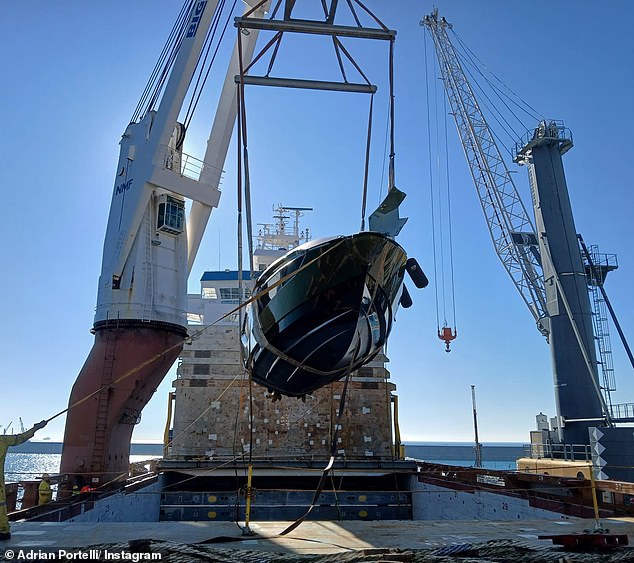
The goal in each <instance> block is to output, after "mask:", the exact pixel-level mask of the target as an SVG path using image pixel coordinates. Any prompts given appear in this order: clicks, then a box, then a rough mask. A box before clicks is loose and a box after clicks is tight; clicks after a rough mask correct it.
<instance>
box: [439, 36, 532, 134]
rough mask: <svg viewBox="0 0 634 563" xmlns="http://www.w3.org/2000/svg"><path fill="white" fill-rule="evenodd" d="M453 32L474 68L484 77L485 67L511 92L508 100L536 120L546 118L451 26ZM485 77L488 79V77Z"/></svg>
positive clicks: (500, 91)
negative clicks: (498, 74)
mask: <svg viewBox="0 0 634 563" xmlns="http://www.w3.org/2000/svg"><path fill="white" fill-rule="evenodd" d="M451 33H452V34H453V36H454V37H455V38H456V40H457V41H458V43H460V45H461V46H462V48H463V49H464V50H465V53H466V54H467V56H468V58H469V60H471V61H472V64H473V66H474V68H476V69H477V70H478V72H479V73H480V74H482V76H483V77H484V73H482V71H481V69H485V70H486V71H487V72H488V73H489V74H490V75H491V76H492V77H493V79H494V80H495V81H496V82H498V83H499V84H500V85H501V86H502V88H504V89H505V90H507V91H508V92H509V93H510V94H511V95H505V97H506V99H507V100H509V101H510V102H512V103H513V104H514V105H516V106H517V107H518V108H519V109H521V110H522V111H523V112H524V113H526V115H527V116H528V117H530V118H531V119H533V120H535V121H539V120H540V119H545V118H544V116H543V115H542V114H541V112H539V111H538V110H536V109H535V108H534V107H533V106H531V105H530V104H529V103H528V102H527V101H526V100H524V99H523V98H522V97H521V96H520V95H519V94H517V93H516V92H515V91H514V90H512V89H511V88H509V86H508V85H507V84H506V83H505V82H503V81H502V80H500V78H498V77H497V75H496V74H495V73H494V72H493V71H492V70H491V69H489V68H488V67H487V66H486V64H484V63H483V62H482V61H481V60H480V59H479V58H478V56H477V55H476V54H475V53H474V52H473V51H472V50H471V49H470V48H469V46H468V45H467V44H466V43H464V42H463V41H462V39H461V38H460V36H459V35H458V34H457V33H456V31H455V30H454V29H453V28H451ZM463 60H464V59H463ZM473 61H477V63H478V64H475V62H473ZM484 78H485V80H486V77H484ZM487 82H489V83H490V84H491V88H492V89H494V90H496V91H498V96H502V90H501V89H500V88H498V87H496V86H494V85H493V84H492V83H491V82H490V81H489V80H487ZM518 100H519V101H518ZM517 119H518V121H520V123H522V121H521V120H520V119H519V118H517ZM522 124H523V123H522Z"/></svg>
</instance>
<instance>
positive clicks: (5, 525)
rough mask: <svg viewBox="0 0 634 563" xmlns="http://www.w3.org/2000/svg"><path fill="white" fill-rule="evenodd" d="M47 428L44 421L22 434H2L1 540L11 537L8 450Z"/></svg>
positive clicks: (0, 475) (0, 442) (0, 483)
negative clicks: (6, 480)
mask: <svg viewBox="0 0 634 563" xmlns="http://www.w3.org/2000/svg"><path fill="white" fill-rule="evenodd" d="M45 426H46V421H45V420H43V421H42V422H38V423H37V424H36V425H35V426H34V427H33V428H31V429H30V430H27V431H26V432H22V433H21V434H0V540H8V539H9V538H10V537H11V532H10V529H9V518H8V516H7V495H6V493H5V490H4V460H5V458H6V457H7V450H8V449H9V447H11V446H17V445H18V444H22V443H24V442H26V441H27V440H29V439H30V438H33V435H34V434H35V433H36V432H37V431H38V430H40V429H41V428H44V427H45Z"/></svg>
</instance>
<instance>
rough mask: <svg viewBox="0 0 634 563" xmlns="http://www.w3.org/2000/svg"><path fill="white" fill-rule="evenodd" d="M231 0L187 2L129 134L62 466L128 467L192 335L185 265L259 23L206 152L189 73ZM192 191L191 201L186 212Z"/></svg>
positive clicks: (96, 479) (89, 469)
mask: <svg viewBox="0 0 634 563" xmlns="http://www.w3.org/2000/svg"><path fill="white" fill-rule="evenodd" d="M268 4H269V2H268V1H267V2H257V1H256V0H248V1H247V2H246V12H253V13H252V14H250V17H261V16H262V14H264V12H265V10H266V9H267V8H268ZM223 5H224V2H218V1H216V0H189V1H187V2H185V4H184V6H183V9H182V10H181V13H180V15H179V17H178V20H177V22H176V24H175V25H174V28H173V31H172V34H171V36H170V39H169V40H168V44H166V48H165V50H164V52H163V54H162V57H161V60H160V61H159V63H157V67H156V69H155V71H154V73H153V75H152V78H151V80H150V82H149V83H148V87H147V88H146V91H145V92H144V95H143V97H142V99H141V101H140V102H139V106H138V107H137V111H136V112H135V115H134V117H133V119H132V121H131V123H130V124H129V125H128V127H127V128H126V130H125V132H124V134H123V137H122V139H121V143H120V144H121V151H120V156H119V161H118V164H117V168H116V174H115V182H114V189H113V193H112V203H111V207H110V216H109V219H108V225H107V230H106V236H105V242H104V251H103V261H102V269H101V275H100V277H99V289H98V296H97V308H96V315H95V322H94V328H93V331H94V333H95V343H94V345H93V348H92V350H91V352H90V354H89V356H88V359H87V360H86V362H85V364H84V366H83V368H82V370H81V372H80V374H79V376H78V378H77V380H76V382H75V384H74V386H73V390H72V393H71V397H70V400H69V410H68V415H67V420H66V429H65V435H64V448H63V453H62V460H61V471H62V473H64V474H66V475H69V476H71V477H69V478H70V479H75V480H77V479H85V478H88V479H90V481H91V482H93V483H95V484H97V483H101V482H102V480H103V479H112V478H115V477H116V476H118V475H122V474H123V475H125V474H127V470H128V459H129V447H130V439H131V436H132V430H133V428H134V424H135V423H136V422H138V420H139V417H140V413H141V410H142V409H143V407H144V406H145V404H146V403H147V402H148V401H149V399H150V397H151V396H152V394H153V393H154V391H155V390H156V387H157V386H158V384H159V383H160V382H161V380H162V379H163V377H164V376H165V374H166V373H167V371H168V370H169V368H170V367H171V365H172V363H173V362H174V360H175V359H176V357H177V356H178V354H179V353H180V350H181V349H182V345H183V341H184V339H185V337H186V336H187V316H186V309H187V277H188V274H189V272H190V270H191V268H192V264H193V262H194V259H195V257H196V253H197V251H198V248H199V246H200V242H201V239H202V236H203V233H204V230H205V227H206V224H207V221H208V219H209V217H210V214H211V211H212V209H213V208H214V207H216V206H217V205H218V201H219V198H220V192H219V190H218V184H219V182H220V175H221V170H222V167H223V165H224V161H225V156H226V154H227V149H228V146H229V142H230V140H231V136H232V133H233V129H234V124H235V121H236V115H237V102H236V96H235V83H234V77H235V75H236V74H238V72H239V67H240V61H241V60H242V61H250V60H251V57H252V53H253V50H254V47H255V42H256V39H257V35H258V31H257V30H256V29H254V30H252V32H251V33H250V34H249V35H245V37H243V38H242V40H241V43H240V45H241V52H238V47H237V45H236V48H235V49H234V52H233V55H232V57H231V61H230V63H229V67H228V70H227V74H226V79H225V82H224V86H223V88H222V92H221V95H220V98H219V102H218V109H217V112H216V117H215V121H214V123H213V126H212V129H211V134H210V136H209V140H208V144H207V150H206V152H205V156H204V158H203V160H202V161H201V160H197V159H194V158H192V157H191V156H188V155H186V154H184V153H183V152H182V147H183V142H184V136H185V133H186V122H185V123H180V122H179V119H180V116H181V113H182V108H183V105H184V102H185V100H186V99H187V96H188V93H190V96H191V99H192V100H194V102H195V100H196V99H197V96H198V92H196V91H195V90H194V93H193V94H191V91H192V90H191V88H190V85H191V84H192V83H193V82H194V80H193V79H194V78H195V77H196V73H197V72H198V73H199V76H201V77H203V78H204V76H205V72H206V69H207V68H208V67H205V66H204V65H205V62H206V59H207V58H208V53H209V51H210V48H211V46H212V45H213V42H214V41H216V42H218V41H220V39H219V37H218V36H219V35H221V34H222V29H223V12H222V10H221V9H220V8H221V7H222V6H223ZM217 8H218V9H217ZM254 8H256V10H254ZM246 12H245V13H246ZM230 15H231V14H229V15H228V16H226V17H230ZM226 17H225V18H226ZM198 84H199V82H198V81H196V86H198ZM186 117H187V116H186ZM185 200H190V201H191V202H192V204H191V211H190V213H189V216H188V217H186V216H185ZM73 475H75V477H72V476H73Z"/></svg>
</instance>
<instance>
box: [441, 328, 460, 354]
mask: <svg viewBox="0 0 634 563" xmlns="http://www.w3.org/2000/svg"><path fill="white" fill-rule="evenodd" d="M456 336H458V331H457V330H455V329H454V330H453V332H452V331H451V327H448V326H443V327H442V329H441V330H439V331H438V338H440V339H441V340H442V341H444V343H445V346H446V348H445V352H451V348H449V344H451V341H452V340H455V339H456Z"/></svg>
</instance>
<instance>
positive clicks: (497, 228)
mask: <svg viewBox="0 0 634 563" xmlns="http://www.w3.org/2000/svg"><path fill="white" fill-rule="evenodd" d="M421 25H423V26H424V27H426V28H427V29H428V30H429V32H430V34H431V37H432V39H433V41H434V46H435V50H436V55H437V57H438V62H439V66H440V70H441V74H442V80H443V83H444V86H445V91H446V93H447V97H448V99H449V103H450V105H451V109H452V115H453V117H454V119H455V122H456V126H457V128H458V134H459V136H460V141H461V143H462V147H463V149H464V152H465V156H466V158H467V162H468V164H469V170H470V172H471V175H472V177H473V181H474V184H475V187H476V191H477V193H478V197H479V199H480V205H481V206H482V211H483V212H484V216H485V218H486V223H487V227H488V229H489V233H490V235H491V240H492V241H493V245H494V247H495V251H496V253H497V255H498V256H499V258H500V261H501V262H502V265H503V266H504V268H505V269H506V271H507V272H508V274H509V276H510V277H511V279H512V280H513V283H514V284H515V286H516V287H517V289H518V291H519V293H520V295H521V296H522V299H523V300H524V302H525V303H526V305H527V306H528V308H529V310H530V312H531V314H532V315H533V317H534V318H535V321H536V323H537V326H538V328H539V330H540V332H542V334H544V335H545V336H548V323H547V322H545V319H546V318H547V313H546V294H545V291H544V285H543V281H542V279H543V277H542V275H541V265H540V259H539V253H538V251H537V239H536V237H535V229H534V227H533V224H532V222H531V220H530V218H529V215H528V213H527V211H526V208H525V207H524V204H523V203H522V200H521V199H520V196H519V193H518V191H517V188H516V187H515V184H514V183H513V180H512V179H511V175H510V173H509V171H508V169H507V167H506V164H505V163H504V160H503V158H502V155H501V153H500V150H499V148H498V146H497V144H496V142H495V138H494V137H493V134H492V132H491V130H490V129H489V126H488V124H487V122H486V119H485V118H484V115H483V114H482V111H481V110H480V107H479V105H478V102H477V99H476V96H475V94H474V92H473V90H472V88H471V86H470V84H469V81H468V80H467V77H466V75H465V72H464V70H463V68H462V65H461V64H460V60H459V57H458V54H457V52H456V50H455V49H454V47H453V45H452V43H451V41H450V39H449V36H448V34H447V29H448V28H451V24H449V23H448V22H447V21H446V20H445V18H440V19H439V18H438V11H437V10H434V12H433V13H432V14H431V15H429V16H425V18H424V19H423V21H421Z"/></svg>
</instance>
